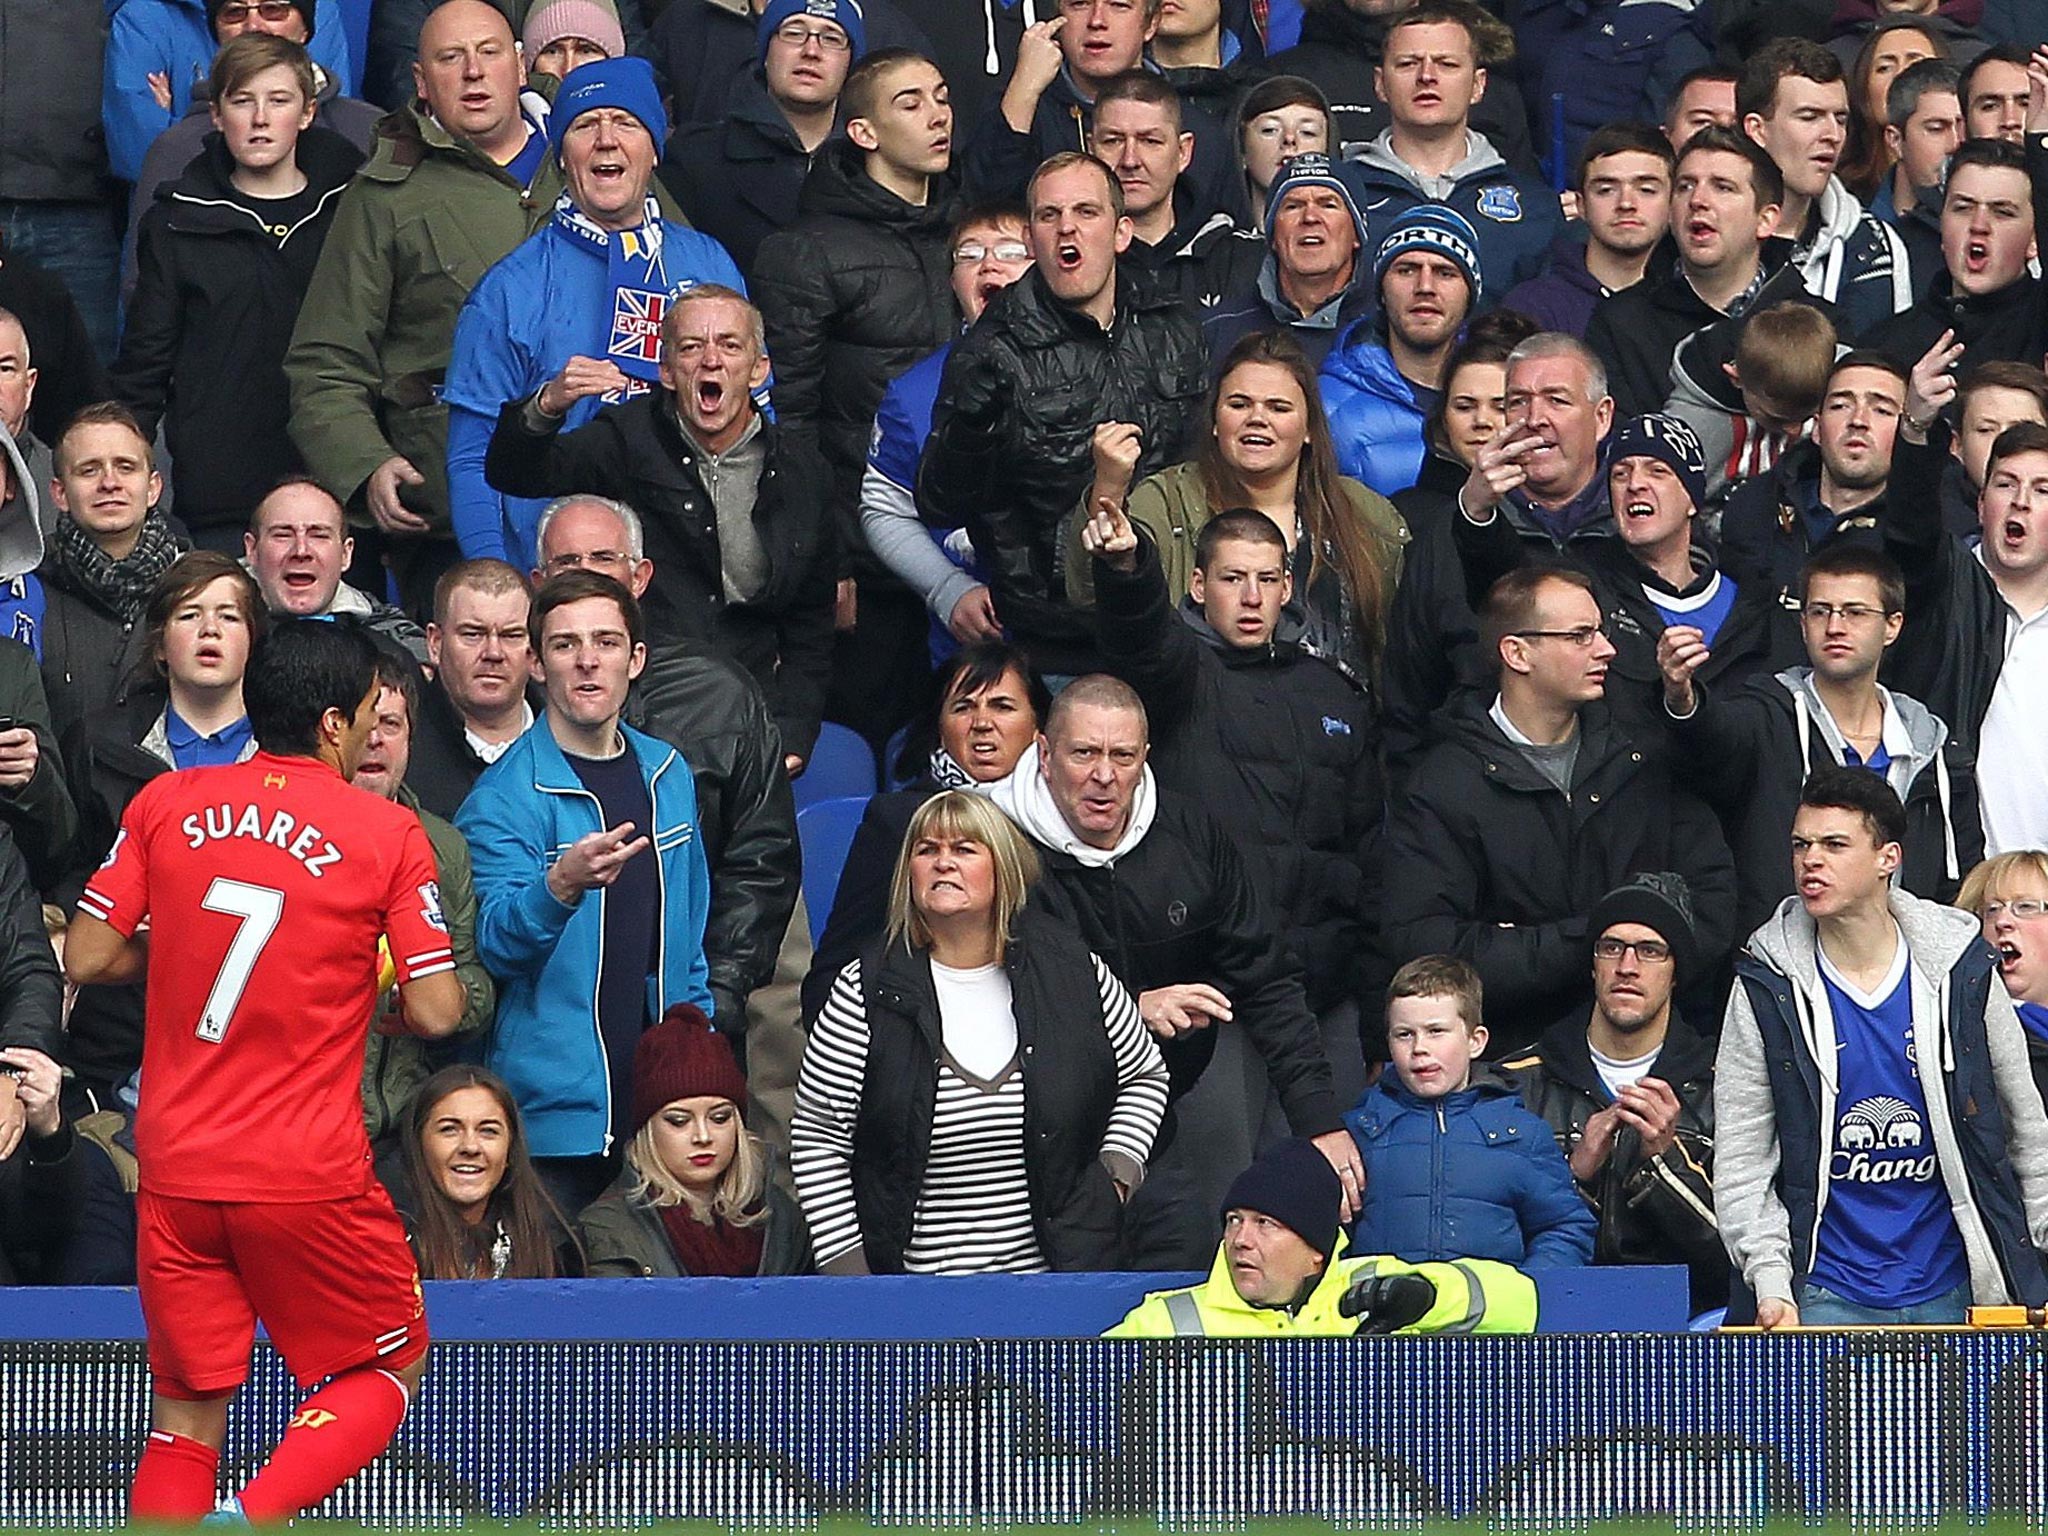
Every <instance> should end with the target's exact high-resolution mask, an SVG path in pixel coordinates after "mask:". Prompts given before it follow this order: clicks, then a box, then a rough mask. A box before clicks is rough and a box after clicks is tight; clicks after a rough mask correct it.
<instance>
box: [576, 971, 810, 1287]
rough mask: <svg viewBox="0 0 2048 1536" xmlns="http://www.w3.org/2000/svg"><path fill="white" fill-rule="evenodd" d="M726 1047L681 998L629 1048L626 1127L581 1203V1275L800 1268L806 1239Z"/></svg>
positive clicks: (788, 1271) (804, 1267) (740, 1273)
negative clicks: (602, 1186)
mask: <svg viewBox="0 0 2048 1536" xmlns="http://www.w3.org/2000/svg"><path fill="white" fill-rule="evenodd" d="M746 1107H747V1080H746V1078H745V1077H744V1076H743V1075H742V1074H741V1072H740V1068H739V1063H738V1062H737V1061H735V1060H734V1059H733V1054H732V1047H731V1046H729V1045H728V1044H726V1042H725V1038H724V1037H723V1036H722V1035H720V1034H718V1033H717V1032H716V1031H715V1030H714V1029H712V1027H711V1021H710V1020H709V1019H707V1018H705V1017H704V1015H703V1013H702V1012H701V1011H700V1010H698V1009H696V1008H693V1007H691V1006H689V1005H688V1004H687V1003H684V1004H678V1005H677V1006H676V1007H674V1008H671V1009H670V1010H669V1011H668V1017H666V1018H665V1019H663V1020H662V1021H661V1022H660V1023H659V1024H657V1025H655V1026H654V1028H652V1029H650V1030H648V1031H647V1033H646V1034H644V1035H642V1036H641V1037H640V1044H639V1046H638V1047H637V1048H636V1049H635V1050H634V1052H633V1133H632V1137H631V1139H630V1140H629V1141H628V1142H627V1144H626V1160H625V1166H624V1167H623V1168H621V1169H620V1170H619V1177H618V1178H617V1180H616V1181H614V1183H613V1184H612V1187H611V1188H610V1189H608V1190H606V1191H605V1193H604V1194H603V1195H601V1196H599V1197H598V1198H597V1200H595V1201H594V1202H592V1204H591V1205H590V1206H589V1208H588V1209H586V1210H585V1211H584V1213H583V1221H582V1227H583V1248H584V1253H585V1256H586V1260H587V1272H588V1273H589V1274H592V1275H624V1276H636V1275H660V1276H676V1275H730V1276H734V1277H744V1276H748V1275H802V1274H808V1273H810V1271H811V1244H810V1238H809V1236H808V1234H807V1233H806V1232H805V1230H804V1221H803V1216H802V1215H801V1214H800V1213H799V1212H798V1210H797V1208H796V1205H795V1202H793V1201H792V1200H791V1199H790V1198H789V1196H787V1195H785V1194H784V1193H783V1192H782V1191H781V1190H780V1189H778V1188H777V1187H776V1186H775V1184H774V1183H773V1181H772V1180H771V1179H770V1178H769V1171H770V1170H769V1153H768V1150H767V1148H766V1147H765V1146H764V1145H763V1144H762V1142H761V1140H760V1138H759V1137H757V1136H755V1135H754V1134H753V1133H752V1132H751V1131H749V1130H748V1129H747V1127H746V1122H745V1118H744V1117H745V1111H746Z"/></svg>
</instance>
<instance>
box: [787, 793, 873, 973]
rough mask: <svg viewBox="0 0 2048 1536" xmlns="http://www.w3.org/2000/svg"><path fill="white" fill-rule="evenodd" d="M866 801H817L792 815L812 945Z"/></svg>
mask: <svg viewBox="0 0 2048 1536" xmlns="http://www.w3.org/2000/svg"><path fill="white" fill-rule="evenodd" d="M804 777H805V778H808V777H810V775H809V774H806V775H805V776H804ZM798 782H799V783H801V782H802V781H801V780H799V781H798ZM868 798H869V797H868V796H867V795H865V794H860V795H845V796H842V797H841V798H839V799H837V800H820V801H818V802H817V803H816V804H815V805H806V806H803V807H801V808H800V809H799V810H798V811H797V813H796V840H797V844H798V846H799V847H800V848H802V850H803V856H804V910H805V911H806V912H807V913H808V914H809V916H810V920H811V942H812V943H813V944H815V943H817V942H818V940H819V939H820V938H822V937H823V936H824V933H825V919H826V918H828V917H830V916H831V915H832V897H833V896H834V895H835V894H836V893H837V892H838V890H839V871H840V870H841V869H843V868H844V867H845V865H846V850H847V849H849V848H851V847H852V846H853V834H854V831H855V829H856V828H858V827H859V826H860V818H861V815H862V813H864V812H865V811H866V810H867V808H868Z"/></svg>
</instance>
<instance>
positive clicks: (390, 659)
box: [370, 635, 420, 730]
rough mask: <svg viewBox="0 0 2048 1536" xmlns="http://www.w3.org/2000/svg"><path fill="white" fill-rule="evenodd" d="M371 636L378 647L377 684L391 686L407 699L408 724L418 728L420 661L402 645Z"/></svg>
mask: <svg viewBox="0 0 2048 1536" xmlns="http://www.w3.org/2000/svg"><path fill="white" fill-rule="evenodd" d="M370 638H371V640H372V642H373V643H374V644H375V645H376V647H377V686H378V687H379V688H389V689H390V690H391V691H392V692H393V693H395V694H397V695H398V696H399V697H400V698H401V699H403V700H405V721H406V724H407V725H408V726H409V727H411V728H412V729H414V730H417V729H418V728H419V723H420V667H419V663H418V662H416V661H414V660H413V659H412V657H411V655H410V654H409V653H408V652H407V651H406V650H405V649H404V648H403V647H402V646H399V645H397V644H395V643H392V642H387V641H385V640H382V639H380V638H378V637H377V636H375V635H372V636H371V637H370Z"/></svg>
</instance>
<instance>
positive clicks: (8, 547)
mask: <svg viewBox="0 0 2048 1536" xmlns="http://www.w3.org/2000/svg"><path fill="white" fill-rule="evenodd" d="M4 270H5V267H4V266H0V271H4ZM36 382H37V375H36V368H35V363H34V359H33V354H32V353H31V352H30V350H29V344H28V331H27V329H26V328H25V327H24V326H23V325H22V323H21V317H20V316H18V315H16V314H15V313H14V311H13V310H11V309H0V634H4V635H5V636H6V637H7V638H8V639H10V640H16V641H19V642H20V643H21V644H23V645H25V646H27V647H28V648H29V650H30V651H32V652H35V653H36V655H37V657H38V659H40V656H41V652H42V643H43V636H42V628H43V609H44V604H45V599H44V597H43V584H42V581H41V580H40V578H38V577H37V576H36V574H35V571H36V567H37V566H39V565H41V564H42V563H43V556H44V554H45V553H46V550H45V548H44V542H43V498H42V497H41V496H40V495H38V494H37V492H36V486H37V485H38V483H40V484H43V485H48V484H49V483H50V450H49V449H48V448H46V447H44V446H43V445H42V443H40V442H39V441H37V439H36V437H35V434H34V433H33V432H31V431H30V430H29V419H28V418H29V408H30V404H31V402H33V401H34V399H35V394H36Z"/></svg>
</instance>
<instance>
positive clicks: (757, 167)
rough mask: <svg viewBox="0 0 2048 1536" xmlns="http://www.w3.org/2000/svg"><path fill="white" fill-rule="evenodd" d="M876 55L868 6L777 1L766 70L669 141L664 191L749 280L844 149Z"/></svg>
mask: <svg viewBox="0 0 2048 1536" xmlns="http://www.w3.org/2000/svg"><path fill="white" fill-rule="evenodd" d="M866 46H867V32H866V28H865V26H864V25H863V21H862V15H861V7H860V5H859V3H858V0H771V3H770V4H769V5H768V6H767V8H766V9H765V10H764V11H762V13H761V38H760V62H759V63H758V64H756V65H754V66H753V67H752V68H751V69H749V70H747V71H746V72H745V73H743V74H742V75H740V76H739V78H738V79H737V80H735V81H734V82H733V89H732V92H731V95H730V97H729V99H728V100H727V102H726V106H725V111H724V114H723V116H721V117H718V118H715V119H713V120H712V121H709V122H702V123H692V122H689V121H688V120H685V121H684V122H683V124H682V125H681V126H680V127H679V128H678V129H677V130H676V134H675V137H674V138H672V139H670V140H669V141H668V148H667V152H666V153H665V154H664V155H663V156H662V160H661V180H662V184H663V185H664V186H666V187H667V188H668V190H669V193H670V195H671V196H673V197H674V198H675V200H676V205H677V206H678V207H679V208H681V210H682V212H683V216H684V217H685V218H687V219H688V220H689V221H690V222H691V223H692V224H694V225H695V226H696V227H697V228H698V229H700V230H702V231H703V232H704V233H705V234H707V235H709V236H710V237H711V238H712V239H714V240H716V241H717V242H718V243H719V244H720V245H722V246H724V247H725V249H726V251H727V252H728V253H730V255H731V256H732V258H733V260H734V262H735V263H737V265H738V267H739V270H740V271H742V272H744V273H746V274H747V275H748V276H749V277H751V276H752V275H753V272H754V258H755V257H756V255H758V254H759V252H760V249H761V242H762V241H763V240H765V239H767V238H768V236H770V235H772V234H774V233H775V232H776V231H777V230H778V229H787V228H788V227H789V226H790V225H791V224H793V223H795V222H796V217H797V214H798V212H799V211H800V210H801V201H800V199H801V196H802V192H803V187H804V183H805V181H806V180H807V179H808V177H807V173H808V172H809V170H810V168H811V166H812V165H813V163H815V161H816V160H817V157H818V154H819V152H820V151H821V150H823V149H824V148H825V147H826V144H827V142H828V141H831V142H834V143H837V142H839V140H837V139H836V138H835V137H834V135H835V127H834V124H835V122H836V121H837V119H838V115H839V106H840V98H841V96H842V95H843V94H844V88H845V85H846V81H847V79H848V74H849V71H850V70H851V69H852V67H853V66H854V64H856V63H857V62H858V61H859V59H860V57H861V54H862V52H863V50H864V49H865V48H866ZM870 110H871V113H872V104H871V109H870ZM848 115H849V116H850V115H851V113H850V112H849V114H848ZM920 147H921V148H923V147H924V146H920ZM947 148H948V151H949V152H950V149H951V145H950V143H949V144H948V146H947ZM780 350H781V349H780V348H779V347H778V348H777V351H778V352H779V351H780Z"/></svg>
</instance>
